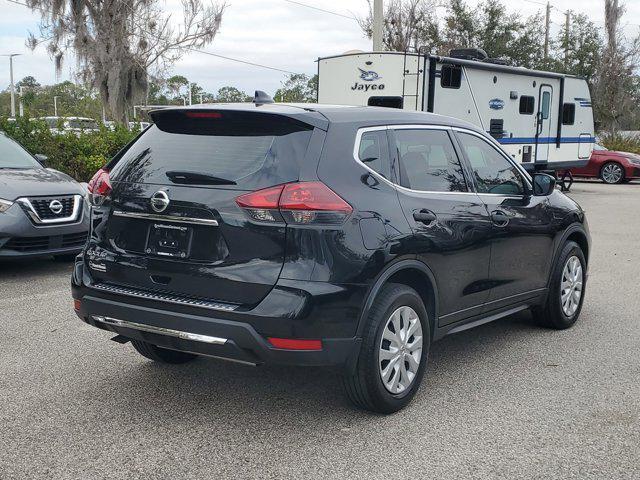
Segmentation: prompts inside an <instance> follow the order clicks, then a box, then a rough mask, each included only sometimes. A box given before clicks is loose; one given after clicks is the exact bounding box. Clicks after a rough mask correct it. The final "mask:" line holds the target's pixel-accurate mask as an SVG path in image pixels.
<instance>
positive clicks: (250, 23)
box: [0, 0, 640, 93]
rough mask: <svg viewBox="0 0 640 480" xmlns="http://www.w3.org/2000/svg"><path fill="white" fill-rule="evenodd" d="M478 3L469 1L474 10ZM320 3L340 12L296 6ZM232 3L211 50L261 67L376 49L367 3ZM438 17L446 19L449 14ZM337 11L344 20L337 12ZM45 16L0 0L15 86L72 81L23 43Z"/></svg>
mask: <svg viewBox="0 0 640 480" xmlns="http://www.w3.org/2000/svg"><path fill="white" fill-rule="evenodd" d="M479 1H480V0H467V3H468V4H469V5H475V4H477V3H478V2H479ZM160 2H161V5H163V8H164V9H165V11H166V12H167V13H171V14H172V18H178V17H179V16H180V2H179V0H160ZM296 2H298V3H304V4H306V5H310V6H315V7H318V8H321V9H325V10H330V11H332V12H334V13H335V14H331V13H325V12H323V11H320V10H317V9H314V8H309V7H305V6H302V5H299V4H297V3H296ZM296 2H293V1H287V0H228V1H227V4H228V7H227V10H226V12H225V14H224V16H223V19H222V26H221V29H220V32H219V33H218V35H217V36H216V38H215V40H214V41H213V43H212V44H210V45H209V46H207V47H205V50H206V51H209V52H213V53H216V54H220V55H224V56H229V57H234V58H239V59H242V60H246V61H250V62H255V63H260V64H263V65H268V66H272V67H275V68H279V69H283V70H287V71H291V72H297V73H306V74H309V75H312V74H314V73H315V72H316V64H315V60H316V59H317V58H318V57H322V56H328V55H335V54H340V53H343V52H345V51H348V50H353V49H360V50H370V49H371V41H370V40H368V39H366V38H365V37H364V35H363V34H362V31H361V30H360V27H359V25H358V23H357V22H356V21H355V20H354V19H353V18H345V17H353V16H354V15H355V16H363V15H365V14H366V12H367V10H368V6H367V1H366V0H322V1H318V0H296ZM503 2H504V3H505V4H506V5H507V6H508V8H509V9H510V10H513V11H516V10H517V11H518V12H520V13H522V14H524V15H528V14H533V13H536V12H537V11H539V10H541V9H543V8H544V2H543V0H511V1H509V0H503ZM576 3H577V2H576V0H553V1H552V5H553V9H552V15H551V19H552V29H553V30H552V32H553V31H556V32H557V31H558V29H559V28H560V27H559V25H560V24H561V23H562V22H564V15H563V12H564V11H565V10H567V9H571V8H573V9H576ZM625 3H626V8H627V13H626V15H625V17H624V22H625V24H626V25H625V32H626V33H627V34H628V35H629V36H631V35H637V34H638V33H639V32H640V1H639V0H626V2H625ZM579 5H580V12H582V13H585V14H587V15H589V16H590V17H591V19H592V20H593V21H594V22H595V23H596V25H598V26H601V25H602V24H603V22H602V21H603V19H604V0H580V3H579ZM438 12H439V13H440V14H443V13H444V12H443V10H441V9H439V10H438ZM336 14H338V15H336ZM38 24H39V16H38V14H36V13H32V12H31V11H30V10H29V9H28V8H26V7H24V6H21V5H16V4H14V3H11V2H10V1H8V0H0V55H2V54H8V53H21V54H22V55H21V56H19V57H16V58H15V59H14V76H15V81H18V80H19V79H21V78H23V77H24V76H26V75H32V76H34V77H35V78H36V79H37V80H38V81H39V82H40V83H41V84H51V83H55V82H57V81H62V80H67V79H73V71H74V67H75V62H74V60H73V59H68V60H67V62H66V64H65V66H64V68H63V72H62V73H61V75H60V76H59V77H56V74H55V69H54V65H53V61H52V60H51V59H50V58H49V56H48V54H47V52H46V50H45V48H44V46H41V47H38V48H37V49H36V50H35V51H31V50H29V49H28V48H27V47H26V46H25V40H26V38H27V36H28V34H29V32H30V31H31V32H34V33H37V32H38ZM8 63H9V62H8V59H7V58H6V57H0V89H4V88H6V86H7V85H9V83H10V81H9V68H8ZM172 73H173V74H180V75H184V76H186V77H187V78H188V79H189V80H190V81H192V82H196V83H198V84H199V85H201V86H202V87H203V88H204V89H205V90H206V91H209V92H215V91H217V90H218V89H219V88H220V87H223V86H226V85H233V86H236V87H238V88H240V89H242V90H245V91H246V92H249V93H252V92H253V91H254V90H257V89H259V90H265V91H267V92H269V93H272V92H274V91H275V90H276V89H277V88H278V87H279V86H280V85H281V82H282V81H283V80H284V79H285V78H286V74H285V73H282V72H278V71H274V70H269V69H265V68H259V67H254V66H249V65H244V64H240V63H236V62H231V61H228V60H223V59H220V58H215V57H212V56H209V55H203V54H201V53H197V52H189V53H187V54H185V55H184V56H183V58H182V59H181V60H180V61H179V62H177V63H176V64H175V66H174V67H173V69H172Z"/></svg>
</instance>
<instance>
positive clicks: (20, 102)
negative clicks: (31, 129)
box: [18, 85, 24, 117]
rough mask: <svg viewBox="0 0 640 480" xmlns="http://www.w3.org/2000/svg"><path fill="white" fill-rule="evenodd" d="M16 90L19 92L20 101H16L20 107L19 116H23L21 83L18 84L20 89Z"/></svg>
mask: <svg viewBox="0 0 640 480" xmlns="http://www.w3.org/2000/svg"><path fill="white" fill-rule="evenodd" d="M18 92H19V93H20V101H19V102H18V105H19V107H20V116H21V117H24V106H23V105H22V85H20V90H19V91H18Z"/></svg>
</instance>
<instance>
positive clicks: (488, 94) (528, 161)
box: [318, 50, 595, 170]
mask: <svg viewBox="0 0 640 480" xmlns="http://www.w3.org/2000/svg"><path fill="white" fill-rule="evenodd" d="M461 52H462V54H464V55H465V56H466V58H454V57H440V56H433V55H429V54H422V53H408V52H407V53H405V52H373V53H366V52H355V53H345V54H343V55H337V56H332V57H325V58H320V59H318V102H319V103H331V104H339V105H377V106H386V107H395V108H403V109H407V110H422V111H427V112H433V113H438V114H442V115H448V116H451V117H456V118H459V119H462V120H467V121H469V122H471V123H473V124H475V125H477V126H479V127H480V128H482V129H483V130H485V131H487V132H488V133H489V134H490V135H491V136H493V137H494V138H495V139H496V140H497V141H498V142H500V143H501V144H502V146H503V148H504V149H505V150H506V151H507V152H509V153H510V154H511V155H512V156H513V158H515V159H516V160H518V161H520V162H521V163H522V165H523V166H524V167H525V168H527V169H531V170H559V169H566V168H568V167H578V166H583V165H585V164H586V163H587V162H588V161H589V157H590V155H591V151H592V149H593V144H594V142H595V136H594V124H593V112H592V108H591V97H590V94H589V88H588V85H587V82H586V80H584V79H583V78H579V77H575V76H572V75H564V74H559V73H552V72H543V71H536V70H528V69H525V68H521V67H511V66H506V65H502V64H499V63H495V61H492V60H491V59H486V58H484V59H483V57H482V53H484V52H482V51H479V52H480V53H479V54H478V56H477V57H474V55H473V52H478V50H464V51H461ZM470 52H471V55H469V53H470ZM453 53H454V52H452V54H453ZM458 55H460V54H459V53H457V54H456V56H458ZM485 55H486V54H485ZM470 56H471V57H472V58H479V60H475V59H469V57H470Z"/></svg>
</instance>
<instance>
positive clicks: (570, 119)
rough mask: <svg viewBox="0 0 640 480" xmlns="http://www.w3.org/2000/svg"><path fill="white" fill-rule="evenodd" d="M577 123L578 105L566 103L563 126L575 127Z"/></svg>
mask: <svg viewBox="0 0 640 480" xmlns="http://www.w3.org/2000/svg"><path fill="white" fill-rule="evenodd" d="M575 121H576V104H575V103H565V104H564V105H562V124H563V125H573V124H574V123H575Z"/></svg>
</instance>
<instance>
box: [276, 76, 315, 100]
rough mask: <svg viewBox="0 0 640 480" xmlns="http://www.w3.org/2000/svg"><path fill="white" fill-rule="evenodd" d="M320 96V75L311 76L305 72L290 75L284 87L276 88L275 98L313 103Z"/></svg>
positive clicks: (283, 84)
mask: <svg viewBox="0 0 640 480" xmlns="http://www.w3.org/2000/svg"><path fill="white" fill-rule="evenodd" d="M317 98H318V76H317V75H314V76H313V77H311V78H309V76H308V75H305V74H303V73H293V74H291V75H289V78H287V79H286V80H285V81H284V82H283V83H282V87H281V88H279V89H278V90H276V93H275V95H274V96H273V99H274V100H275V101H276V102H291V103H295V102H301V103H312V102H315V101H316V99H317Z"/></svg>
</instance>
